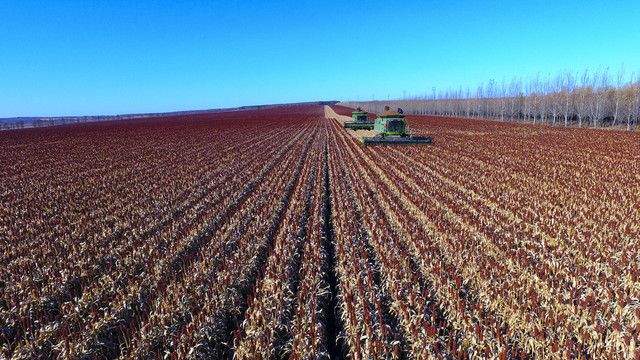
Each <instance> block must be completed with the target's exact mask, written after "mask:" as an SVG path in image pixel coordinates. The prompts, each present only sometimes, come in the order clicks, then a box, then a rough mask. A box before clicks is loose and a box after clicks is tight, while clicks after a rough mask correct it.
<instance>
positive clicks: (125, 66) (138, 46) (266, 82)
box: [0, 0, 640, 117]
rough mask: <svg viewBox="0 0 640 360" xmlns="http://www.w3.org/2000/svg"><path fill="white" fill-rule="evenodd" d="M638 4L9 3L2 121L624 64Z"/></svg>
mask: <svg viewBox="0 0 640 360" xmlns="http://www.w3.org/2000/svg"><path fill="white" fill-rule="evenodd" d="M639 14H640V2H639V1H637V0H630V1H618V0H609V1H606V2H605V1H589V0H587V1H557V0H556V1H549V2H547V1H534V0H533V1H532V0H529V1H509V2H507V1H505V2H499V1H455V0H454V1H403V0H400V1H389V0H387V1H350V2H342V1H331V0H329V1H304V0H300V1H290V2H289V1H287V2H284V1H280V2H278V1H165V0H154V1H140V0H127V1H121V0H109V1H92V0H82V1H80V0H78V1H69V0H56V1H52V0H46V1H41V0H19V1H18V0H15V1H14V0H0V117H12V116H61V115H96V114H123V113H137V112H163V111H177V110H191V109H208V108H219V107H234V106H241V105H254V104H269V103H283V102H301V101H313V100H357V99H359V100H371V99H372V98H374V97H375V99H386V98H387V97H390V98H401V97H403V95H404V94H405V91H406V95H407V96H414V95H421V94H425V93H431V89H432V87H434V86H435V87H436V88H437V89H438V90H440V89H444V88H458V87H459V86H462V87H463V88H466V87H470V88H471V89H475V88H476V87H477V86H478V85H479V84H480V83H482V82H484V83H485V84H486V83H487V82H488V79H490V78H493V79H496V82H499V81H502V79H506V80H507V81H510V80H511V78H512V77H514V76H516V77H523V78H527V77H529V78H530V77H533V76H535V75H536V73H538V72H540V73H541V74H546V73H552V74H556V73H557V72H559V71H560V70H563V69H571V70H572V71H574V72H576V71H583V70H584V69H585V68H590V69H595V68H597V67H598V66H599V65H603V66H610V67H611V68H612V70H617V69H618V68H620V66H621V64H622V63H624V65H625V68H626V72H627V77H629V75H631V72H632V71H634V70H635V71H636V73H638V72H640V46H639V45H638V44H639V43H640V21H639V18H638V15H639Z"/></svg>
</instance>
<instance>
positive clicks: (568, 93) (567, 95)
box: [562, 70, 576, 127]
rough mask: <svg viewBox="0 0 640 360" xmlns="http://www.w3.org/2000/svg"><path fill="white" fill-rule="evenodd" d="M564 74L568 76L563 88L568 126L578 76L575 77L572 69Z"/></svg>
mask: <svg viewBox="0 0 640 360" xmlns="http://www.w3.org/2000/svg"><path fill="white" fill-rule="evenodd" d="M564 76H565V77H566V79H565V81H564V84H563V89H562V91H563V94H564V126H565V127H567V123H568V120H569V109H570V108H569V105H570V102H571V98H572V97H573V93H574V91H575V87H576V78H575V77H573V74H572V73H571V71H568V70H567V71H566V72H565V74H564Z"/></svg>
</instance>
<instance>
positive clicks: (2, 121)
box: [0, 101, 338, 130]
mask: <svg viewBox="0 0 640 360" xmlns="http://www.w3.org/2000/svg"><path fill="white" fill-rule="evenodd" d="M337 103H338V101H308V102H300V103H288V104H269V105H248V106H240V107H233V108H219V109H207V110H187V111H172V112H163V113H139V114H118V115H92V116H57V117H34V116H31V117H12V118H0V130H12V129H21V128H26V127H41V126H54V125H64V124H76V123H85V122H95V121H111V120H128V119H139V118H151V117H162V116H175V115H192V114H206V113H216V112H224V111H242V110H259V109H273V108H289V107H298V106H312V105H335V104H337Z"/></svg>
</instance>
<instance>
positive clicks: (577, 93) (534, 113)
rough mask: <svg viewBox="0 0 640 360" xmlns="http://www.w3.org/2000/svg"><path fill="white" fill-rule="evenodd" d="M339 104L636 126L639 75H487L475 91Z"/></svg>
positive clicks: (603, 72)
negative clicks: (501, 77)
mask: <svg viewBox="0 0 640 360" xmlns="http://www.w3.org/2000/svg"><path fill="white" fill-rule="evenodd" d="M340 105H344V106H348V107H352V108H357V107H360V108H362V109H363V110H366V111H369V112H375V113H379V112H381V111H383V108H384V106H385V105H389V106H391V108H393V109H395V108H397V107H399V108H402V109H403V110H404V112H405V113H408V114H419V115H441V116H455V117H467V118H474V119H492V120H502V121H514V122H529V123H533V124H543V125H554V126H577V127H587V126H588V127H593V128H604V127H609V128H618V129H626V130H632V129H636V130H637V129H638V118H639V117H640V80H639V79H638V78H636V73H635V72H633V73H632V74H631V76H630V78H626V77H625V71H624V67H622V68H621V69H620V70H619V71H618V72H617V73H615V74H611V72H610V70H609V68H608V67H607V68H606V69H602V68H599V69H597V70H596V71H594V72H590V71H589V69H586V70H584V71H583V72H581V73H574V72H571V71H567V70H565V71H561V72H559V73H558V74H557V75H555V76H552V75H547V76H546V77H541V76H540V74H538V75H537V76H536V77H535V78H532V79H527V80H525V81H523V80H522V79H521V78H520V79H516V78H514V79H512V80H511V82H509V83H507V82H506V81H505V80H503V81H501V82H499V83H498V82H494V81H493V80H490V81H489V82H488V83H487V84H486V85H485V84H484V83H481V84H480V85H478V87H477V88H476V90H475V91H472V90H470V89H469V88H467V90H466V91H463V90H462V87H460V88H459V89H458V90H446V91H441V92H439V93H437V94H436V93H435V90H434V92H433V94H431V95H424V96H421V97H413V98H404V99H402V100H388V101H345V102H341V103H340Z"/></svg>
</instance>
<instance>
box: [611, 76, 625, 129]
mask: <svg viewBox="0 0 640 360" xmlns="http://www.w3.org/2000/svg"><path fill="white" fill-rule="evenodd" d="M623 82H624V64H622V66H621V67H620V69H618V74H617V75H616V89H615V105H614V111H613V122H612V123H611V127H615V126H616V124H617V122H618V111H619V109H620V98H621V90H622V86H623Z"/></svg>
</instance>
